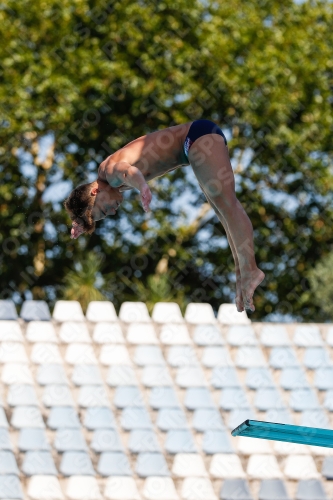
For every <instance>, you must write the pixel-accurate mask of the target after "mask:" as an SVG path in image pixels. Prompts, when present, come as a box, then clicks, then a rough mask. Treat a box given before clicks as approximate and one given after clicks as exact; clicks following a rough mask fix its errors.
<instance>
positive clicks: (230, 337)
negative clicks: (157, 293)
mask: <svg viewBox="0 0 333 500" xmlns="http://www.w3.org/2000/svg"><path fill="white" fill-rule="evenodd" d="M0 342H1V347H0V373H1V382H2V384H1V389H2V393H1V400H0V499H1V500H17V499H31V500H65V499H70V500H100V499H107V500H141V499H142V500H218V499H221V500H255V499H259V500H288V499H290V500H293V499H297V500H324V499H332V497H333V483H332V482H330V479H332V478H333V450H332V449H329V448H323V447H313V446H312V447H311V446H304V445H296V444H292V443H282V442H273V441H267V440H258V439H252V438H246V437H236V438H234V437H232V436H231V434H230V431H231V430H232V429H233V428H234V427H236V426H237V425H238V424H240V423H241V422H243V421H244V420H245V419H247V418H254V419H258V420H268V421H273V422H281V423H293V424H300V425H305V426H316V427H325V428H331V425H332V412H333V363H332V348H333V326H332V325H330V324H311V325H310V324H273V323H254V322H251V321H250V319H249V318H248V317H247V316H246V314H245V313H237V311H236V310H235V307H234V306H233V305H231V304H222V305H221V306H220V308H219V311H218V315H217V318H216V317H215V315H214V312H213V310H212V308H211V306H210V305H209V304H194V303H192V304H189V305H188V306H187V309H186V313H185V317H183V316H182V314H181V311H180V309H179V306H178V305H177V304H175V303H158V304H156V305H155V307H154V309H153V313H152V316H151V317H150V315H149V313H148V310H147V308H146V305H145V304H144V303H142V302H125V303H123V304H122V305H121V308H120V311H119V316H117V314H116V311H115V308H114V306H113V304H112V303H110V302H91V303H90V304H89V306H88V309H87V313H86V316H84V314H83V312H82V309H81V306H80V304H79V303H78V302H74V301H58V302H57V303H56V305H55V308H54V311H53V314H52V316H51V314H50V311H49V308H48V306H47V304H46V303H45V302H42V301H26V302H24V303H23V305H22V307H21V310H20V316H19V317H18V316H17V312H16V308H15V306H14V303H13V302H11V301H9V300H8V301H4V300H3V301H0Z"/></svg>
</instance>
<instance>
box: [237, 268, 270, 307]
mask: <svg viewBox="0 0 333 500" xmlns="http://www.w3.org/2000/svg"><path fill="white" fill-rule="evenodd" d="M246 274H247V276H246V277H243V274H242V296H243V303H244V307H245V309H249V310H250V311H251V312H254V311H255V307H254V305H253V294H254V291H255V289H256V288H257V287H258V286H259V285H260V283H261V282H262V281H263V279H264V278H265V274H264V273H263V272H262V271H261V270H260V269H258V268H257V269H256V270H255V271H252V272H250V273H246Z"/></svg>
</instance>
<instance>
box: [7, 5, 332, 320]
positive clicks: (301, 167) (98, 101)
mask: <svg viewBox="0 0 333 500" xmlns="http://www.w3.org/2000/svg"><path fill="white" fill-rule="evenodd" d="M0 21H1V23H0V34H1V38H2V44H1V47H0V56H1V61H2V65H1V68H0V103H1V117H2V122H1V123H2V125H1V127H0V155H1V157H0V221H1V235H0V244H1V246H2V253H1V256H0V273H1V287H0V291H1V296H2V297H8V296H14V298H15V299H16V300H17V301H19V300H23V299H24V297H27V296H29V293H31V294H32V295H33V297H35V298H46V299H47V300H49V302H50V303H52V302H53V301H54V300H55V299H56V298H57V297H60V296H61V294H62V293H63V292H62V291H63V286H64V283H67V286H69V283H68V278H67V281H66V276H67V275H68V269H74V262H80V263H81V264H82V265H83V264H84V262H85V259H86V256H87V253H89V252H92V251H93V252H95V253H96V254H102V255H104V256H105V259H104V260H103V262H102V263H101V267H100V271H101V273H102V275H103V276H104V278H105V284H104V289H103V294H104V295H105V296H106V297H107V298H109V299H111V300H113V302H114V303H115V305H116V307H119V305H120V304H121V302H122V301H123V300H124V299H125V298H131V300H137V299H138V296H137V287H136V284H135V280H138V281H140V282H141V283H142V286H143V289H145V290H151V291H152V292H151V293H152V294H151V295H150V298H149V294H148V295H147V300H150V301H151V302H152V303H153V301H154V300H155V299H156V297H157V296H160V295H163V293H166V294H167V296H168V298H170V300H171V299H174V300H179V301H180V302H181V303H182V304H186V303H188V302H189V301H204V302H210V303H211V304H212V305H213V307H214V308H215V310H216V309H217V308H218V306H219V304H220V303H221V302H224V301H229V300H230V298H231V297H232V293H233V292H232V290H231V287H230V283H232V280H233V279H234V274H233V264H232V258H231V252H230V250H229V249H228V248H227V245H226V240H225V236H224V233H223V230H222V228H221V225H220V223H219V222H218V221H217V219H216V217H215V216H214V217H213V218H212V217H209V214H206V216H203V217H202V220H201V222H200V224H198V225H197V226H196V227H195V228H194V229H193V228H192V230H188V228H187V227H186V223H185V210H180V211H179V209H176V208H175V203H174V202H177V199H178V198H179V197H180V196H182V194H183V193H184V191H185V190H186V189H187V190H188V191H191V192H192V193H193V197H192V199H191V204H190V206H191V207H192V210H193V211H195V212H197V210H198V209H199V208H200V206H201V205H202V204H204V203H205V198H204V196H203V195H202V194H201V192H200V190H199V188H198V185H197V183H196V182H192V180H191V179H189V180H188V179H187V177H186V175H185V174H186V172H187V171H188V170H189V169H190V167H188V168H187V169H182V170H178V171H175V172H173V173H170V174H168V175H167V176H165V177H164V178H162V179H156V180H154V181H153V182H152V183H151V187H152V190H153V196H154V212H153V214H151V215H147V214H145V213H144V212H143V211H142V210H141V207H140V203H139V199H138V195H137V193H135V192H130V193H126V196H125V199H126V202H125V203H124V204H123V208H122V210H121V211H119V213H118V214H117V216H115V217H113V218H109V219H108V220H106V221H105V222H104V223H101V224H99V228H98V230H97V231H96V233H95V234H94V235H93V236H91V237H89V238H83V239H82V240H81V241H72V240H70V239H69V220H68V218H67V216H66V214H65V213H64V210H63V208H62V205H61V202H62V199H63V198H64V196H65V194H66V192H67V191H68V188H69V185H70V184H71V183H73V184H77V183H79V182H82V181H86V180H88V179H90V178H93V177H94V176H95V175H96V170H97V167H98V164H99V163H100V162H101V161H102V160H103V159H104V158H105V157H106V156H107V155H109V154H110V153H111V152H113V151H115V150H116V149H117V148H119V147H122V146H123V145H124V144H126V143H127V142H129V141H130V140H132V139H134V138H135V137H138V136H140V135H143V134H146V133H149V132H151V131H153V130H157V129H159V128H164V127H168V126H170V125H174V124H177V123H181V122H185V121H191V120H194V119H197V118H201V117H203V118H209V119H213V120H215V121H216V122H217V123H218V124H219V125H220V126H221V127H222V128H223V129H224V130H225V131H226V133H228V134H229V136H230V140H229V151H230V156H231V157H232V160H233V163H234V165H235V171H236V184H237V192H238V196H239V198H240V199H241V201H242V203H243V204H244V206H245V208H246V210H247V212H248V213H249V215H250V218H251V220H252V222H253V225H254V228H255V241H256V245H257V256H258V263H259V265H260V267H262V268H263V270H264V271H265V272H266V275H267V279H266V283H265V284H264V285H263V287H262V288H261V290H259V292H258V293H257V295H256V307H257V310H256V313H255V315H254V316H253V317H254V318H264V317H265V316H267V314H270V313H271V312H274V311H277V312H281V313H290V314H292V315H294V316H296V317H299V318H304V319H308V320H315V319H316V318H319V317H321V314H322V313H321V309H320V307H321V306H320V305H316V304H314V303H313V302H312V300H311V296H310V294H309V281H308V278H307V271H308V269H309V268H311V267H314V265H315V264H316V262H317V261H318V260H319V259H320V258H321V256H322V255H326V254H327V253H328V252H329V251H330V250H331V247H332V237H333V229H332V225H331V219H332V203H331V190H332V184H333V182H332V169H331V165H332V68H333V63H332V59H331V53H332V48H333V47H332V45H333V43H332V42H333V40H332V37H333V35H332V33H333V30H332V23H333V21H332V15H331V5H330V4H329V3H328V2H324V1H312V0H311V1H310V0H309V1H308V2H305V3H303V4H297V3H295V2H293V1H292V0H282V1H280V0H279V1H278V0H271V1H269V2H268V1H266V0H265V1H263V0H259V1H254V0H247V1H246V2H240V1H239V0H230V1H229V2H227V3H226V2H221V1H218V2H216V1H211V0H209V1H207V2H205V3H203V2H199V1H195V2H192V3H191V8H190V9H189V8H188V2H186V1H185V0H164V1H163V2H155V1H154V2H153V1H150V0H143V1H140V2H137V1H135V0H124V1H123V2H117V1H109V2H107V1H104V0H103V1H102V0H94V1H91V0H64V1H63V2H62V3H61V4H59V2H58V3H57V2H55V1H54V0H48V1H46V0H35V1H34V2H28V1H27V0H21V1H20V2H14V0H4V2H2V6H1V10H0ZM48 138H50V139H51V140H50V142H49V145H48V147H47V148H46V149H47V152H46V153H45V154H44V149H45V147H44V146H43V144H44V145H45V143H46V141H47V139H48ZM65 182H67V184H65ZM57 183H58V184H57ZM52 186H58V187H57V189H58V191H59V190H60V191H61V190H63V192H62V193H60V195H59V199H58V201H53V202H51V201H47V200H49V199H50V198H49V195H50V192H51V191H50V190H51V189H52ZM293 207H294V208H293ZM164 256H168V257H167V259H168V271H167V273H166V274H165V276H164V275H163V276H164V277H163V278H162V281H163V280H164V282H166V278H167V280H168V284H169V288H168V289H167V288H165V292H162V288H161V286H162V285H161V283H162V281H161V283H160V284H159V285H157V281H158V280H157V279H156V278H154V276H155V275H156V265H157V263H158V262H160V261H161V259H163V258H166V257H164ZM154 280H156V283H155V284H154ZM155 285H156V286H155ZM163 286H165V284H164V285H163ZM154 287H155V288H154ZM153 288H154V290H155V291H154V292H153ZM157 288H158V290H159V292H158V293H157V292H156V290H157ZM147 293H148V292H147ZM154 294H155V295H154ZM154 297H155V299H154ZM158 300H159V299H158Z"/></svg>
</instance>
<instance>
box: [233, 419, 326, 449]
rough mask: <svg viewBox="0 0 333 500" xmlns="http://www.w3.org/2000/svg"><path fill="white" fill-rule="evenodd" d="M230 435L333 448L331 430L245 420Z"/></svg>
mask: <svg viewBox="0 0 333 500" xmlns="http://www.w3.org/2000/svg"><path fill="white" fill-rule="evenodd" d="M231 435H232V436H247V437H253V438H260V439H270V440H272V441H287V442H289V443H299V444H309V445H311V446H325V447H326V448H333V430H330V429H319V428H317V427H304V426H301V425H289V424H276V423H275V422H262V421H260V420H245V421H244V422H243V423H242V424H240V425H238V426H237V427H235V429H234V430H233V431H231Z"/></svg>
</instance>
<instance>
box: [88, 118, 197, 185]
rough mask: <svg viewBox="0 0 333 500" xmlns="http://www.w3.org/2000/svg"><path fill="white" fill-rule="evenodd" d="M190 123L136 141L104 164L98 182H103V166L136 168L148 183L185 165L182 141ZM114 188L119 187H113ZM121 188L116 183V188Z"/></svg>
mask: <svg viewBox="0 0 333 500" xmlns="http://www.w3.org/2000/svg"><path fill="white" fill-rule="evenodd" d="M191 124H192V122H188V123H184V124H182V125H175V126H174V127H169V128H165V129H162V130H158V131H156V132H152V133H151V134H147V135H144V136H142V137H138V139H135V140H134V141H132V142H129V143H128V144H126V146H124V147H123V148H121V149H118V151H116V152H115V153H113V154H112V155H110V156H109V157H108V158H106V160H104V161H103V162H102V163H101V164H100V167H99V169H98V178H99V179H101V180H106V177H105V166H106V164H107V165H108V170H109V172H110V168H112V165H115V164H116V163H118V162H120V161H126V162H128V163H129V164H130V165H133V166H135V167H137V168H138V169H139V170H140V171H141V172H142V174H143V175H144V177H145V180H146V181H147V182H148V181H150V180H151V179H154V178H155V177H159V176H161V175H163V174H165V173H167V172H169V171H170V170H174V169H176V168H179V167H181V166H183V165H188V164H189V163H188V161H187V159H186V157H185V154H184V148H183V145H184V141H185V138H186V136H187V132H188V130H189V128H190V126H191ZM112 185H113V187H118V186H116V185H115V184H114V183H112ZM120 185H122V184H121V183H119V186H120Z"/></svg>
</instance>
